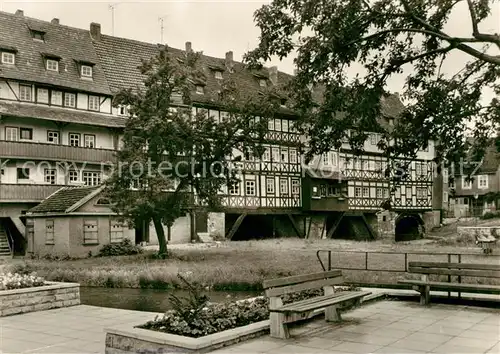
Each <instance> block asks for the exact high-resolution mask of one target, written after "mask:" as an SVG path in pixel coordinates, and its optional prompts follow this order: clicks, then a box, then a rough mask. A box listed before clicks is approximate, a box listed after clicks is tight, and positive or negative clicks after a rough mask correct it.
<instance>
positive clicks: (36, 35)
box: [31, 30, 45, 42]
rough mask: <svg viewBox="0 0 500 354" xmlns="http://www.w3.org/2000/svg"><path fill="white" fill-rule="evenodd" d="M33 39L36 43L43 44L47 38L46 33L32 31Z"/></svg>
mask: <svg viewBox="0 0 500 354" xmlns="http://www.w3.org/2000/svg"><path fill="white" fill-rule="evenodd" d="M31 37H33V39H34V40H36V41H41V42H43V40H44V37H45V32H42V31H35V30H31Z"/></svg>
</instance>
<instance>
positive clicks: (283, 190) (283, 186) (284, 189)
mask: <svg viewBox="0 0 500 354" xmlns="http://www.w3.org/2000/svg"><path fill="white" fill-rule="evenodd" d="M280 194H288V180H287V179H280Z"/></svg>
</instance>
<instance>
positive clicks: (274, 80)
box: [269, 66, 278, 86]
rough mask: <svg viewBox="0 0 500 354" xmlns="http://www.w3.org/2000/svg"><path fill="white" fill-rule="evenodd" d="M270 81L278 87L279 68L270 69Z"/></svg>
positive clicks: (272, 67)
mask: <svg viewBox="0 0 500 354" xmlns="http://www.w3.org/2000/svg"><path fill="white" fill-rule="evenodd" d="M269 80H271V82H272V84H273V85H274V86H276V85H278V67H277V66H271V67H270V68H269Z"/></svg>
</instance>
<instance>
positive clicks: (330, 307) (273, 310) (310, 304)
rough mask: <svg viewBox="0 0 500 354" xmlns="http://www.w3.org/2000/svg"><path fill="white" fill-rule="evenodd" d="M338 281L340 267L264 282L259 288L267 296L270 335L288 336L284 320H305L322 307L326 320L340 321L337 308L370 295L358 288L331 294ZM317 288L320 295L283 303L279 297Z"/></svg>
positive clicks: (340, 273) (340, 281) (277, 336)
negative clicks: (320, 289) (321, 293)
mask: <svg viewBox="0 0 500 354" xmlns="http://www.w3.org/2000/svg"><path fill="white" fill-rule="evenodd" d="M342 283H343V277H342V272H341V271H340V270H331V271H327V272H321V273H314V274H304V275H297V276H291V277H286V278H279V279H272V280H266V281H264V283H263V287H264V289H265V291H266V296H267V297H269V312H270V316H269V317H270V329H271V337H274V338H289V337H290V334H289V331H288V323H292V322H296V321H300V320H304V319H308V318H310V317H311V315H312V313H313V311H315V310H317V309H321V308H325V319H326V321H332V322H338V321H341V320H342V318H341V316H340V310H341V309H343V308H345V307H346V305H348V304H349V303H353V302H354V303H356V304H358V303H360V302H361V299H362V298H363V297H364V296H366V295H369V294H371V293H370V292H362V291H345V292H338V293H334V288H333V285H339V284H342ZM319 288H323V292H324V295H323V296H317V297H314V298H310V299H306V300H302V301H297V302H294V303H291V304H286V305H283V301H282V299H281V296H283V295H286V294H292V293H297V292H300V291H303V290H311V289H319Z"/></svg>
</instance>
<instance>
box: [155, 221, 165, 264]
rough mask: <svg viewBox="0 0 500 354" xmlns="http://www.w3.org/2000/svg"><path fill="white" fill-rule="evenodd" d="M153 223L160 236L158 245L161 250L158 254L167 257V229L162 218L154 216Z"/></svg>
mask: <svg viewBox="0 0 500 354" xmlns="http://www.w3.org/2000/svg"><path fill="white" fill-rule="evenodd" d="M153 224H154V226H155V230H156V236H157V237H158V245H159V246H160V250H159V251H158V256H159V257H160V258H165V257H166V256H167V254H168V251H167V240H166V239H165V231H164V230H163V224H162V222H161V219H160V218H157V217H154V218H153Z"/></svg>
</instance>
